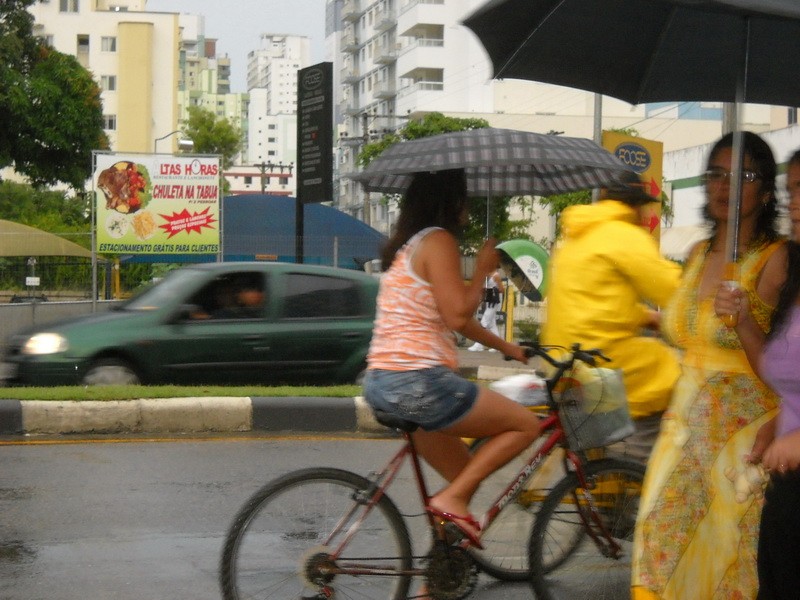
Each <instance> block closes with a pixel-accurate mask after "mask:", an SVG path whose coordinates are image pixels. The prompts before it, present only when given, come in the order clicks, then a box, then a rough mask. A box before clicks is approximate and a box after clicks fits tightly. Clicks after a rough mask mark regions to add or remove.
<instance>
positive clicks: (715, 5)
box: [464, 0, 800, 264]
mask: <svg viewBox="0 0 800 600" xmlns="http://www.w3.org/2000/svg"><path fill="white" fill-rule="evenodd" d="M464 24H465V25H466V26H467V27H469V28H470V29H471V30H472V31H473V32H475V34H476V35H477V36H478V38H479V39H480V41H481V42H482V43H483V45H484V47H485V48H486V51H487V52H488V54H489V58H490V59H491V61H492V64H493V66H494V77H495V78H516V79H528V80H532V81H541V82H545V83H553V84H558V85H564V86H568V87H574V88H581V89H585V90H590V91H593V92H596V93H600V94H605V95H608V96H614V97H616V98H620V99H622V100H625V101H627V102H630V103H632V104H640V103H642V102H659V101H677V100H706V101H718V102H727V101H734V102H736V103H737V104H741V103H742V102H756V103H763V104H778V105H787V106H797V105H798V104H800V77H798V73H800V2H798V1H797V0H490V1H489V2H487V3H486V4H485V5H483V6H482V7H481V8H479V9H478V10H477V11H476V12H474V13H473V14H472V15H470V16H469V17H468V18H467V19H466V20H465V21H464ZM737 114H738V111H737ZM737 129H738V128H737ZM739 133H740V132H739ZM741 160H742V155H741V136H740V135H738V136H737V135H735V136H734V147H733V169H734V170H735V171H741ZM740 205H741V182H740V178H739V177H733V178H731V202H730V204H729V207H730V208H729V211H730V212H729V215H730V216H729V222H730V223H731V225H730V226H729V228H728V244H727V255H728V260H729V262H730V264H733V263H735V262H736V259H737V256H738V237H737V236H738V223H739V207H740Z"/></svg>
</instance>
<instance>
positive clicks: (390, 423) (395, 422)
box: [372, 410, 419, 433]
mask: <svg viewBox="0 0 800 600" xmlns="http://www.w3.org/2000/svg"><path fill="white" fill-rule="evenodd" d="M372 414H374V415H375V419H376V420H377V421H378V423H380V424H381V425H383V426H384V427H389V428H391V429H398V430H400V431H405V432H406V433H411V432H412V431H416V430H417V428H418V427H419V425H418V424H417V423H414V422H413V421H406V420H405V419H403V418H401V417H398V416H396V415H393V414H392V413H388V412H385V411H383V410H373V411H372Z"/></svg>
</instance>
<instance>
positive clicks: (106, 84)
mask: <svg viewBox="0 0 800 600" xmlns="http://www.w3.org/2000/svg"><path fill="white" fill-rule="evenodd" d="M100 87H101V88H102V89H103V91H104V92H115V91H117V76H116V75H103V76H102V77H100Z"/></svg>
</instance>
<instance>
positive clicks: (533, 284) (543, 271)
mask: <svg viewBox="0 0 800 600" xmlns="http://www.w3.org/2000/svg"><path fill="white" fill-rule="evenodd" d="M497 250H498V251H499V253H500V266H501V267H503V271H505V272H506V275H508V278H509V279H510V280H511V282H512V283H513V284H514V285H515V286H516V287H517V289H518V290H519V291H520V292H522V294H523V295H524V296H525V297H526V298H527V299H528V300H532V301H533V302H539V301H541V299H542V298H543V297H544V295H545V293H547V281H548V279H549V277H548V270H547V261H548V254H547V250H545V249H544V248H542V247H541V246H540V245H539V244H535V243H533V242H531V241H529V240H508V241H507V242H503V243H502V244H498V245H497Z"/></svg>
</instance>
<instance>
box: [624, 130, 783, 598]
mask: <svg viewBox="0 0 800 600" xmlns="http://www.w3.org/2000/svg"><path fill="white" fill-rule="evenodd" d="M732 146H733V137H732V135H731V134H728V135H726V136H724V137H723V138H722V139H720V140H719V141H718V142H717V143H716V144H715V145H714V147H713V148H712V150H711V152H710V154H709V157H708V163H707V166H706V171H705V174H704V178H703V179H704V183H705V191H706V204H705V207H704V216H705V217H706V219H707V220H708V221H709V222H710V224H711V226H712V235H711V238H710V239H708V240H705V241H703V242H700V243H699V244H697V246H696V247H695V248H693V250H692V251H691V253H690V255H689V259H688V261H687V264H686V267H685V269H684V274H683V278H682V282H681V286H680V288H679V289H678V291H677V292H676V293H675V295H674V296H673V297H672V300H671V301H670V303H669V305H668V306H667V307H666V309H665V311H664V316H663V320H662V330H663V332H664V333H665V335H666V336H667V337H668V338H669V339H670V340H671V341H672V342H673V343H674V344H675V345H677V346H678V347H679V348H680V349H681V350H682V358H681V376H680V378H679V379H678V382H677V384H676V387H675V392H674V394H673V397H672V400H671V402H670V406H669V408H668V410H667V412H666V413H665V415H664V418H663V420H662V425H661V432H660V434H659V437H658V440H657V441H656V445H655V447H654V448H653V453H652V455H651V457H650V461H649V462H648V465H647V474H646V476H645V481H644V489H643V491H642V498H641V502H640V507H639V514H638V520H637V526H636V534H635V539H634V567H633V597H634V599H636V600H641V599H654V598H659V599H675V600H685V599H687V598H692V599H693V600H706V599H711V598H720V599H722V598H725V599H729V598H742V599H752V598H755V596H756V591H757V589H758V578H757V574H756V561H755V557H756V545H757V539H758V523H759V517H760V503H759V502H758V501H756V500H755V499H754V498H753V497H752V496H750V497H749V498H748V499H747V500H746V501H745V502H737V500H736V491H735V489H734V486H733V485H732V483H731V481H730V480H729V479H728V478H727V477H726V475H725V472H726V470H727V469H728V468H729V467H733V468H734V469H737V470H741V469H742V466H743V457H744V456H746V455H747V454H748V453H749V452H750V451H751V449H752V447H753V443H754V440H755V437H756V433H757V431H758V430H759V428H760V427H761V425H763V424H764V423H766V422H768V421H769V420H770V419H772V418H773V416H774V415H775V413H776V407H777V405H778V399H777V397H776V395H775V394H774V393H773V392H772V391H771V390H770V389H769V388H768V387H767V386H766V385H765V384H764V383H762V382H761V380H760V379H759V378H758V376H757V375H756V374H755V373H754V371H753V369H752V368H751V366H750V364H749V362H748V355H747V348H745V347H744V346H745V339H744V338H743V339H740V335H737V334H741V332H742V331H744V330H745V329H746V330H747V331H748V332H750V333H752V332H753V331H759V332H760V335H762V336H763V334H764V332H766V331H768V330H769V325H770V319H771V316H772V312H773V307H774V306H775V305H776V303H777V301H778V296H779V292H780V289H781V287H782V285H783V282H784V280H785V274H786V248H785V246H784V242H783V241H782V240H781V239H780V237H779V235H778V233H777V231H776V228H775V221H776V217H777V200H776V196H775V177H776V173H777V166H776V164H775V159H774V157H773V154H772V151H771V150H770V148H769V146H768V145H767V144H766V142H764V140H763V139H761V138H760V137H759V136H757V135H755V134H753V133H750V132H744V134H743V165H742V171H741V177H740V182H741V210H740V216H739V230H738V234H739V249H740V252H739V260H738V264H737V266H738V271H739V274H740V275H739V282H738V285H739V286H740V288H741V290H742V292H743V293H744V294H745V295H746V296H747V298H748V299H749V303H750V304H749V305H750V306H751V307H753V310H752V313H753V319H752V321H750V320H748V321H747V322H742V323H739V324H738V325H737V326H735V327H729V326H728V325H726V322H725V321H724V320H723V319H722V318H721V317H720V316H718V314H717V313H716V309H715V297H716V295H717V291H718V289H719V288H720V286H721V285H725V284H724V283H723V282H724V281H725V280H726V279H727V278H728V277H727V276H726V256H725V255H726V252H725V247H726V237H727V234H728V227H729V223H728V199H729V193H730V180H731V177H732V172H735V171H736V170H737V169H735V168H734V166H733V164H732V162H733V161H732V155H733V149H732ZM746 337H747V336H746V335H745V338H746Z"/></svg>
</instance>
